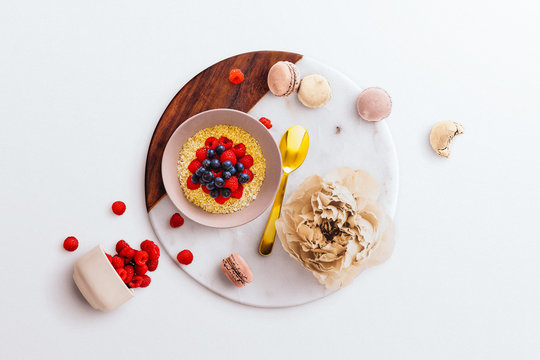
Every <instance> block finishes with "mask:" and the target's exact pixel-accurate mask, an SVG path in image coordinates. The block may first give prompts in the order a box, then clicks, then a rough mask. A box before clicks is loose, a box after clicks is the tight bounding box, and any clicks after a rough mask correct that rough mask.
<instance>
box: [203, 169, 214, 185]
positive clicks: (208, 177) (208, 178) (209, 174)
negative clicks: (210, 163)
mask: <svg viewBox="0 0 540 360" xmlns="http://www.w3.org/2000/svg"><path fill="white" fill-rule="evenodd" d="M201 179H202V180H204V181H205V182H206V183H209V182H211V181H212V180H214V174H212V172H211V171H207V172H205V173H204V174H203V175H202V176H201Z"/></svg>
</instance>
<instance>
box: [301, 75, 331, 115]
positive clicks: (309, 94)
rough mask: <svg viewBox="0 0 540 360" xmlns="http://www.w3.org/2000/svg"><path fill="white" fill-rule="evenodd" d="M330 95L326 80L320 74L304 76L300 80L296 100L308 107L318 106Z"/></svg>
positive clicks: (325, 101) (326, 100) (314, 107)
mask: <svg viewBox="0 0 540 360" xmlns="http://www.w3.org/2000/svg"><path fill="white" fill-rule="evenodd" d="M331 97H332V90H331V89H330V83H329V82H328V80H327V79H326V78H325V77H324V76H322V75H320V74H311V75H308V76H306V77H305V78H303V79H302V81H301V82H300V88H299V89H298V100H300V102H301V103H302V104H304V105H305V106H307V107H309V108H313V109H316V108H320V107H321V106H323V105H324V104H326V103H327V102H328V101H330V98H331Z"/></svg>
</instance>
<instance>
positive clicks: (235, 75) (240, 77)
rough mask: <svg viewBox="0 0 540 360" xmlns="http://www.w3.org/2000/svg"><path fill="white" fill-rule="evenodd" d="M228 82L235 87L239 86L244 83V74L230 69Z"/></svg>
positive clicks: (238, 70)
mask: <svg viewBox="0 0 540 360" xmlns="http://www.w3.org/2000/svg"><path fill="white" fill-rule="evenodd" d="M229 81H230V82H232V83H233V84H235V85H238V84H240V83H241V82H242V81H244V73H243V72H242V70H240V69H232V70H231V72H230V73H229Z"/></svg>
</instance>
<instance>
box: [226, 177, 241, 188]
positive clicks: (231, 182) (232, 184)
mask: <svg viewBox="0 0 540 360" xmlns="http://www.w3.org/2000/svg"><path fill="white" fill-rule="evenodd" d="M223 187H224V188H228V189H230V190H231V191H234V190H236V189H237V188H238V179H237V178H236V177H234V176H233V177H231V178H229V179H227V180H225V184H224V185H223Z"/></svg>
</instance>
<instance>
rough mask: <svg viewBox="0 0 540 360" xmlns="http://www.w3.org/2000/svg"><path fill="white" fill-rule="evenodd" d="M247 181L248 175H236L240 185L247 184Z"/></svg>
mask: <svg viewBox="0 0 540 360" xmlns="http://www.w3.org/2000/svg"><path fill="white" fill-rule="evenodd" d="M248 181H249V175H248V174H246V173H240V174H239V175H238V182H239V183H240V184H245V183H247V182H248Z"/></svg>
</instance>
